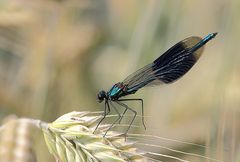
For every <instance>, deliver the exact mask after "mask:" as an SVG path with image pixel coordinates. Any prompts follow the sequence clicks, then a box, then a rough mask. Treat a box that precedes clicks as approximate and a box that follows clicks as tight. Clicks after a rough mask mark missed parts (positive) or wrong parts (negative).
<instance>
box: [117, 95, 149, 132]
mask: <svg viewBox="0 0 240 162" xmlns="http://www.w3.org/2000/svg"><path fill="white" fill-rule="evenodd" d="M118 101H140V102H141V104H142V124H143V126H144V129H145V130H146V125H145V122H144V108H143V99H141V98H135V99H131V98H130V99H119V100H118ZM126 111H127V109H125V111H124V112H123V114H122V116H121V119H120V121H119V123H120V122H121V120H122V118H123V115H124V114H125V113H126Z"/></svg>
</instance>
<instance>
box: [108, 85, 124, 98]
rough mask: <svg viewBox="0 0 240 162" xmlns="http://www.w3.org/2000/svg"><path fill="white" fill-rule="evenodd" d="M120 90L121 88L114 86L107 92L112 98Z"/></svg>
mask: <svg viewBox="0 0 240 162" xmlns="http://www.w3.org/2000/svg"><path fill="white" fill-rule="evenodd" d="M120 90H121V88H119V87H117V86H116V85H114V86H113V87H112V89H111V90H110V91H109V92H108V95H109V96H114V95H116V94H117V93H118V92H119V91H120Z"/></svg>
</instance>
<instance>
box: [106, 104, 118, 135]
mask: <svg viewBox="0 0 240 162" xmlns="http://www.w3.org/2000/svg"><path fill="white" fill-rule="evenodd" d="M109 102H110V104H111V106H112V107H113V108H114V110H115V111H116V112H117V114H118V118H117V119H116V120H115V121H114V122H113V123H112V124H111V126H110V127H109V128H108V129H107V131H106V132H105V134H104V135H103V137H105V136H106V135H107V132H108V131H109V130H111V129H112V127H113V126H114V124H115V123H116V122H117V121H118V120H119V119H120V118H121V114H120V113H119V111H118V110H117V109H116V107H115V106H114V105H113V104H112V102H111V101H109ZM107 106H108V107H109V103H107Z"/></svg>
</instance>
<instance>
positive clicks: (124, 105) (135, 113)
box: [116, 101, 137, 136]
mask: <svg viewBox="0 0 240 162" xmlns="http://www.w3.org/2000/svg"><path fill="white" fill-rule="evenodd" d="M116 103H118V104H119V105H121V106H123V107H125V108H126V109H128V110H130V111H132V112H133V113H134V116H133V119H132V121H131V122H130V124H129V126H128V128H127V130H126V132H125V136H126V135H127V132H128V131H129V129H130V128H131V126H132V123H133V121H134V120H135V118H136V116H137V112H136V111H135V110H133V109H132V108H130V107H128V106H127V105H126V104H124V103H122V102H119V101H116Z"/></svg>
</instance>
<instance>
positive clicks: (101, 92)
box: [97, 91, 106, 102]
mask: <svg viewBox="0 0 240 162" xmlns="http://www.w3.org/2000/svg"><path fill="white" fill-rule="evenodd" d="M105 97H106V92H105V91H100V92H99V93H98V95H97V100H98V102H102V101H103V100H104V98H105Z"/></svg>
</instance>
